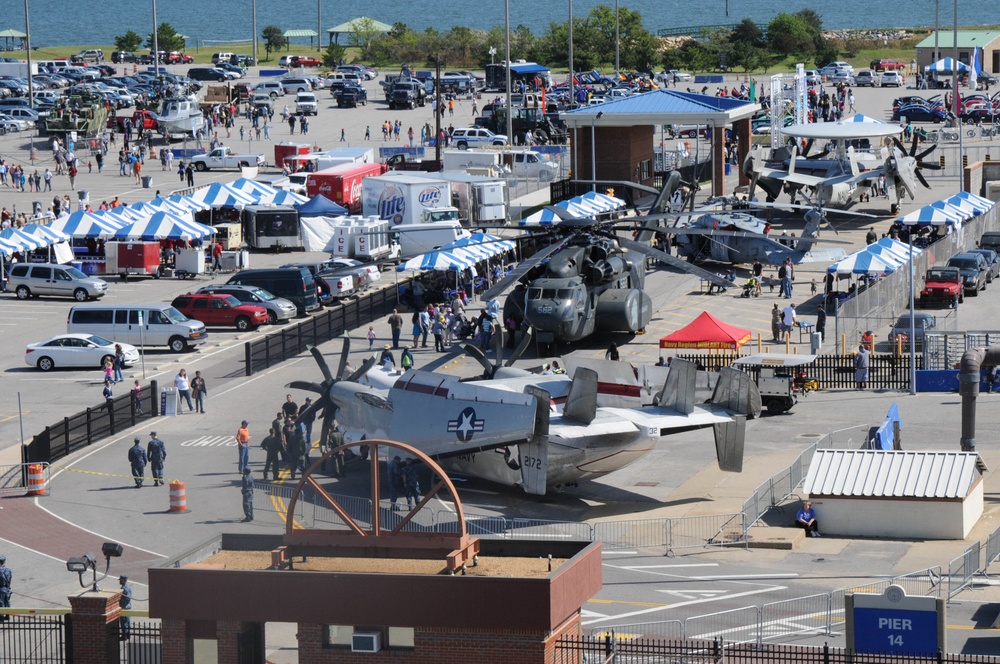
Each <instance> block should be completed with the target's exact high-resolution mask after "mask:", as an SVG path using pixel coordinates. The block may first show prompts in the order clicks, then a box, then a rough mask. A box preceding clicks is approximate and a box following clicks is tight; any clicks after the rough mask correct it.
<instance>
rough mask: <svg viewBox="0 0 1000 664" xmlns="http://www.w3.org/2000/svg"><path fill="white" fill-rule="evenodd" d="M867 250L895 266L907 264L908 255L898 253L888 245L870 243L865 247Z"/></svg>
mask: <svg viewBox="0 0 1000 664" xmlns="http://www.w3.org/2000/svg"><path fill="white" fill-rule="evenodd" d="M865 251H867V252H868V253H870V254H875V255H876V256H878V257H879V258H881V259H882V260H884V261H885V262H886V263H889V264H890V265H892V266H893V267H896V268H898V267H900V266H901V265H906V261H907V259H906V257H904V256H900V255H899V254H897V253H896V252H895V251H893V250H892V249H889V248H888V247H882V246H879V245H877V244H870V245H868V246H867V247H866V248H865Z"/></svg>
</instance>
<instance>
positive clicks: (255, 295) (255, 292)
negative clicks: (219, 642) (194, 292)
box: [198, 284, 295, 325]
mask: <svg viewBox="0 0 1000 664" xmlns="http://www.w3.org/2000/svg"><path fill="white" fill-rule="evenodd" d="M198 292H199V293H215V294H217V295H232V296H233V297H235V298H236V299H237V300H239V301H240V303H241V304H256V305H257V306H258V307H264V308H265V309H267V320H268V322H269V323H271V324H272V325H274V324H275V323H278V322H280V321H286V320H291V319H292V318H294V317H295V305H294V304H292V303H291V302H290V301H289V300H286V299H285V298H283V297H278V296H277V295H274V294H273V293H271V292H270V291H266V290H264V289H263V288H258V287H257V286H241V285H239V284H228V285H225V286H222V285H217V286H205V287H204V288H199V289H198Z"/></svg>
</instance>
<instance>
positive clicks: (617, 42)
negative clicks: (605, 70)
mask: <svg viewBox="0 0 1000 664" xmlns="http://www.w3.org/2000/svg"><path fill="white" fill-rule="evenodd" d="M618 45H619V38H618V0H615V74H620V73H621V69H619V68H618Z"/></svg>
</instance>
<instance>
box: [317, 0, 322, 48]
mask: <svg viewBox="0 0 1000 664" xmlns="http://www.w3.org/2000/svg"><path fill="white" fill-rule="evenodd" d="M322 48H323V0H316V50H322Z"/></svg>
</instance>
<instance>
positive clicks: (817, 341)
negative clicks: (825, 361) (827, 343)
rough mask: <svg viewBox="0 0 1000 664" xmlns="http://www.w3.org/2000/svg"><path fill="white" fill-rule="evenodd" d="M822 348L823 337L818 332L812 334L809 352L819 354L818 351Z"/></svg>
mask: <svg viewBox="0 0 1000 664" xmlns="http://www.w3.org/2000/svg"><path fill="white" fill-rule="evenodd" d="M822 347H823V335H822V334H820V333H819V332H813V333H812V337H811V339H810V341H809V351H810V352H811V353H812V354H813V355H816V354H818V353H819V351H820V349H821V348H822Z"/></svg>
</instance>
